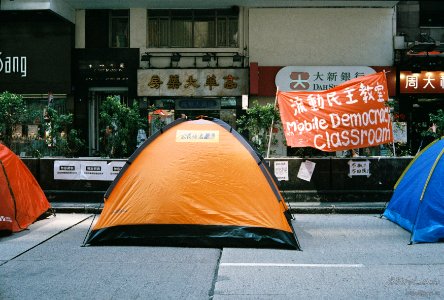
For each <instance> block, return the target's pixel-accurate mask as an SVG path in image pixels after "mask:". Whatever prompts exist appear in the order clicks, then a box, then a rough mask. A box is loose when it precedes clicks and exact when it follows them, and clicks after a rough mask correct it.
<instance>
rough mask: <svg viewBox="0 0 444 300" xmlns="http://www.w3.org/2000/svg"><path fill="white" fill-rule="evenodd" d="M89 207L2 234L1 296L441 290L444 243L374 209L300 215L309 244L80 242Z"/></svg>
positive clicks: (428, 294)
mask: <svg viewBox="0 0 444 300" xmlns="http://www.w3.org/2000/svg"><path fill="white" fill-rule="evenodd" d="M92 221H93V217H92V215H87V214H58V215H57V216H56V217H50V218H49V219H46V220H42V221H39V222H37V223H35V224H33V225H32V226H31V227H30V228H29V230H26V231H24V232H20V233H16V234H14V235H11V236H8V237H3V238H0V299H2V300H3V299H20V300H21V299H443V298H444V243H435V244H416V245H408V242H409V233H408V232H406V231H404V230H403V229H401V228H400V227H398V226H397V225H395V224H393V223H391V222H390V221H387V220H385V219H380V218H378V215H370V214H369V215H347V214H340V215H313V214H298V215H296V216H295V221H294V227H295V230H296V233H297V236H298V238H299V241H300V243H301V246H302V249H303V251H289V250H274V249H243V248H242V249H235V248H223V249H203V248H173V247H108V246H106V247H105V246H104V247H82V244H83V241H84V238H85V235H86V234H87V232H88V230H89V227H90V225H91V222H92Z"/></svg>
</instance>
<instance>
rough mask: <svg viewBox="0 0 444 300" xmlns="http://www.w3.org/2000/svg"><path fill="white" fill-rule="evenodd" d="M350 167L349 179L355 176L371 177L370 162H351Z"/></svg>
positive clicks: (349, 162)
mask: <svg viewBox="0 0 444 300" xmlns="http://www.w3.org/2000/svg"><path fill="white" fill-rule="evenodd" d="M348 165H349V166H350V173H348V177H350V178H351V177H353V176H367V177H370V175H371V174H370V161H368V160H365V161H362V160H361V161H356V160H355V161H353V160H349V161H348Z"/></svg>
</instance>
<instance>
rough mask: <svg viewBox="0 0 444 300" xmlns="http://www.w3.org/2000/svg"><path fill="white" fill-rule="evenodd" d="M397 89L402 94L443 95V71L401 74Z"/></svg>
mask: <svg viewBox="0 0 444 300" xmlns="http://www.w3.org/2000/svg"><path fill="white" fill-rule="evenodd" d="M399 79H400V81H399V85H400V86H399V88H400V92H401V93H403V94H414V93H416V94H439V93H444V71H434V72H428V71H422V72H421V73H412V72H401V73H400V76H399Z"/></svg>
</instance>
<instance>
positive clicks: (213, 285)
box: [208, 248, 223, 300]
mask: <svg viewBox="0 0 444 300" xmlns="http://www.w3.org/2000/svg"><path fill="white" fill-rule="evenodd" d="M222 251H223V248H222V249H220V251H219V257H218V258H217V262H216V269H215V270H214V276H213V282H212V283H211V289H210V291H209V292H208V299H210V300H211V299H213V297H214V289H215V288H216V282H217V278H218V276H219V266H220V260H221V258H222Z"/></svg>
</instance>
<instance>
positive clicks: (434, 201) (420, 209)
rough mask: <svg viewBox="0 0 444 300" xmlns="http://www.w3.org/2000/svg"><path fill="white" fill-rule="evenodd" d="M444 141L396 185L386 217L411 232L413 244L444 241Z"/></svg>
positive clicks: (416, 160)
mask: <svg viewBox="0 0 444 300" xmlns="http://www.w3.org/2000/svg"><path fill="white" fill-rule="evenodd" d="M443 154H444V139H443V138H441V139H439V140H436V141H434V142H432V143H431V144H429V145H428V146H427V147H426V148H424V149H423V150H422V151H421V152H420V153H418V154H417V155H416V157H415V158H414V159H413V160H412V161H411V162H410V164H409V165H408V166H407V168H406V169H405V170H404V172H403V174H402V175H401V177H400V178H399V179H398V182H397V183H396V185H395V190H394V193H393V196H392V198H391V200H390V202H389V204H388V206H387V208H386V210H385V212H384V217H386V218H387V219H389V220H390V221H392V222H394V223H397V224H398V225H399V226H401V227H402V228H404V229H406V230H408V231H410V232H411V237H410V242H412V243H420V242H438V241H444V158H443Z"/></svg>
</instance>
